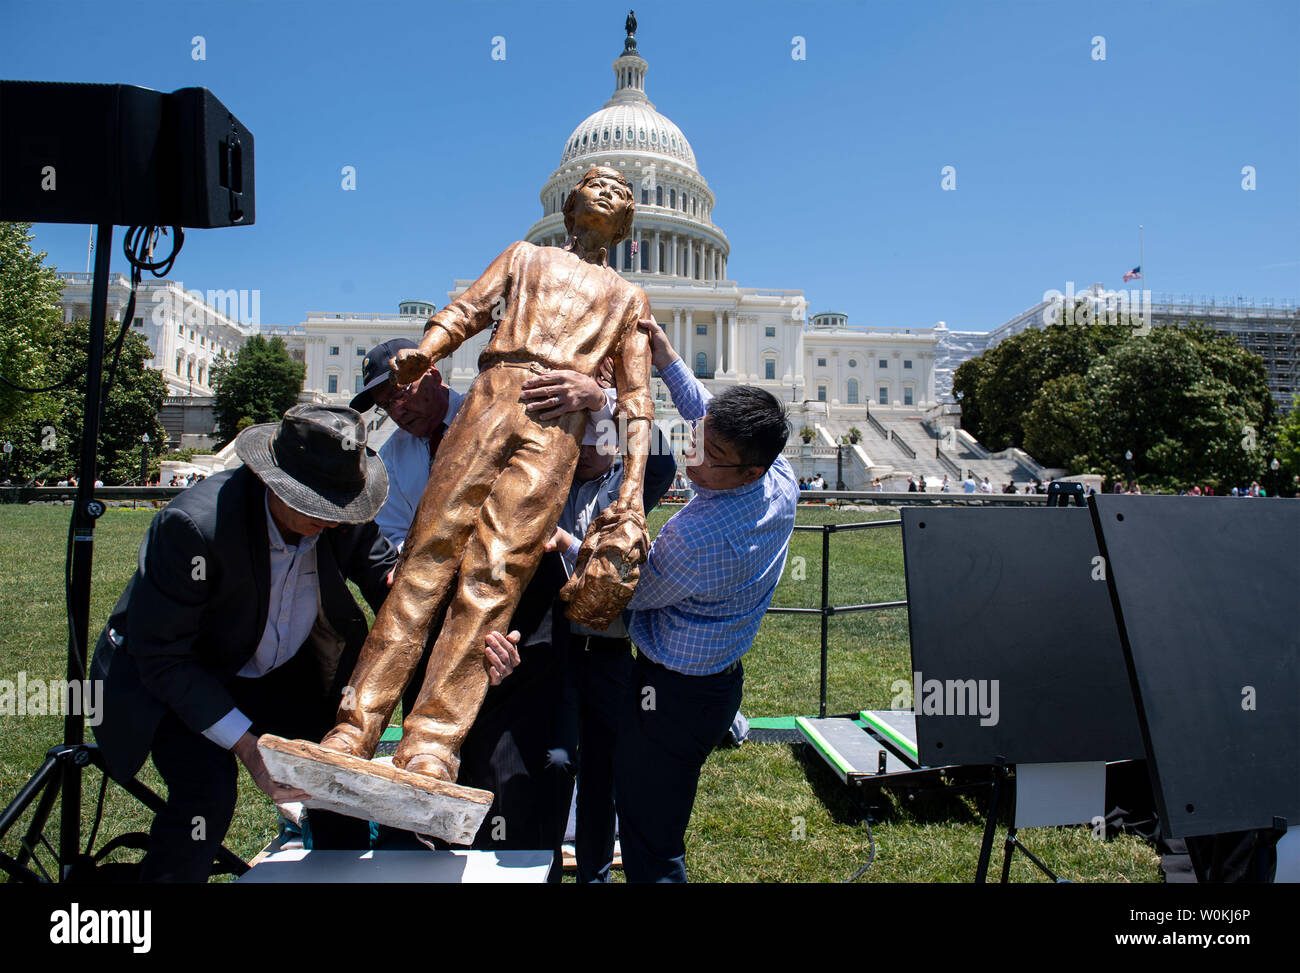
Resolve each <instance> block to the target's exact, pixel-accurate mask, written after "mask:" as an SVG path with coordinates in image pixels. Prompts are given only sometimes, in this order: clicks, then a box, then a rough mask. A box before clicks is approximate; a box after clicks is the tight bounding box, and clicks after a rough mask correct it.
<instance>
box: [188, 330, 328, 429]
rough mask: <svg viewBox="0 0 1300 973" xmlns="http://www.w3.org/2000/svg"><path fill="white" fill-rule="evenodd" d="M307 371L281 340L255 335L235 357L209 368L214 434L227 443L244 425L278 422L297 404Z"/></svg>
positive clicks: (222, 359)
mask: <svg viewBox="0 0 1300 973" xmlns="http://www.w3.org/2000/svg"><path fill="white" fill-rule="evenodd" d="M306 376H307V368H306V366H305V365H303V364H302V363H301V362H296V361H294V360H293V359H292V358H291V357H290V356H289V350H288V349H287V348H286V347H285V345H284V341H283V340H282V339H280V338H272V339H271V340H270V341H267V340H266V339H265V338H263V337H262V336H261V335H254V336H253V337H252V338H249V339H248V341H246V342H245V343H244V345H243V346H242V347H241V348H240V349H239V353H238V354H237V355H236V356H235V357H234V358H229V357H225V356H223V357H222V358H221V359H219V360H218V361H217V362H216V363H215V364H214V365H213V366H212V388H213V390H214V391H215V393H216V407H215V411H216V415H217V434H218V436H219V437H220V438H221V440H222V442H223V443H228V442H230V440H232V439H234V438H235V436H236V435H237V434H238V432H239V430H240V428H242V427H241V425H240V422H241V420H245V419H247V420H250V422H246V423H244V425H249V424H251V423H259V422H278V421H279V419H280V417H281V416H283V415H284V413H285V412H286V411H287V410H288V409H290V408H292V407H293V405H294V404H295V403H296V402H297V401H298V393H299V392H301V391H302V383H303V379H305V378H306Z"/></svg>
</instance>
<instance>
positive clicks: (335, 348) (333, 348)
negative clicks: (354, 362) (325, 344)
mask: <svg viewBox="0 0 1300 973" xmlns="http://www.w3.org/2000/svg"><path fill="white" fill-rule="evenodd" d="M338 353H339V346H338V345H330V354H331V355H335V356H337V355H338Z"/></svg>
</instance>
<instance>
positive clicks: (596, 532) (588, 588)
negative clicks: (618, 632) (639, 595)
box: [560, 507, 650, 631]
mask: <svg viewBox="0 0 1300 973" xmlns="http://www.w3.org/2000/svg"><path fill="white" fill-rule="evenodd" d="M649 550H650V540H649V535H648V534H647V532H646V525H645V516H644V515H643V514H642V513H641V512H640V511H638V510H634V509H626V508H618V509H616V508H614V507H607V508H606V509H605V510H603V511H602V512H601V513H600V515H599V516H598V517H597V518H596V519H595V520H593V521H592V523H591V527H590V529H589V530H588V531H587V537H586V539H585V540H583V542H582V549H581V551H580V552H579V553H578V563H577V565H576V566H575V568H574V571H573V576H572V577H571V578H570V579H569V582H568V584H566V585H565V586H564V588H563V589H562V590H561V591H560V598H561V599H562V600H563V601H566V602H568V603H569V607H568V610H567V611H566V612H565V614H566V615H568V617H569V618H570V619H572V620H573V621H576V622H579V623H581V624H583V625H586V626H587V627H589V628H594V629H597V630H598V631H604V630H605V629H606V628H608V627H609V624H610V622H612V621H613V620H614V619H615V618H616V617H618V614H619V612H621V611H622V610H623V609H624V608H625V607H627V603H628V602H629V601H631V600H632V594H633V592H634V591H635V590H636V583H637V580H638V579H639V578H640V571H639V569H638V565H640V564H642V563H643V562H644V561H645V559H646V555H647V553H648V552H649Z"/></svg>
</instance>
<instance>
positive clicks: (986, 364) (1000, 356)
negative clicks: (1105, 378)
mask: <svg viewBox="0 0 1300 973" xmlns="http://www.w3.org/2000/svg"><path fill="white" fill-rule="evenodd" d="M1089 307H1090V305H1088V303H1087V302H1086V301H1082V300H1080V301H1078V302H1076V307H1075V312H1074V318H1073V321H1074V323H1073V324H1052V325H1048V326H1047V327H1045V328H1029V329H1027V330H1025V331H1022V332H1021V333H1020V334H1017V335H1012V336H1011V337H1010V338H1007V339H1006V340H1005V341H1002V342H1000V343H999V344H998V345H997V346H995V347H993V348H990V349H989V350H987V351H985V352H984V353H983V354H981V355H977V356H976V357H975V358H972V359H970V360H968V361H965V362H963V363H962V364H961V365H960V366H958V368H957V371H956V373H955V374H954V375H953V394H954V396H955V397H956V399H957V401H958V402H960V403H961V424H962V428H963V429H966V430H968V431H969V432H970V433H971V434H972V435H973V436H974V437H975V438H976V439H978V440H979V441H980V442H981V443H983V444H984V445H985V446H987V447H988V448H989V449H992V450H995V451H996V450H1000V449H1006V448H1007V447H1008V446H1020V445H1022V444H1023V443H1024V442H1025V428H1024V417H1025V415H1026V414H1027V413H1028V412H1029V409H1030V407H1031V406H1032V405H1033V402H1034V400H1035V399H1036V398H1037V397H1038V395H1039V393H1040V392H1041V390H1042V389H1043V387H1044V386H1045V385H1046V384H1047V383H1048V382H1050V381H1051V380H1052V379H1055V378H1059V377H1061V376H1062V375H1083V374H1085V373H1086V372H1087V371H1088V369H1089V368H1090V367H1091V366H1092V364H1093V362H1095V361H1096V360H1097V359H1098V357H1100V356H1101V355H1104V354H1105V353H1106V352H1107V351H1108V350H1109V349H1111V348H1113V347H1115V346H1116V345H1119V344H1121V343H1123V342H1125V341H1127V340H1128V339H1129V338H1130V337H1131V336H1132V335H1133V333H1134V330H1135V325H1136V324H1137V323H1138V322H1137V321H1135V320H1133V319H1131V318H1121V319H1120V320H1119V322H1118V323H1115V324H1109V323H1096V322H1094V321H1093V319H1092V317H1091V311H1090V310H1089ZM1035 455H1036V454H1035Z"/></svg>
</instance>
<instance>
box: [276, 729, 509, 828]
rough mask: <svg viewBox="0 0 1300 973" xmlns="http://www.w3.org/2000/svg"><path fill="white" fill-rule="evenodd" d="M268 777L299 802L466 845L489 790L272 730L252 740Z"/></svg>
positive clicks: (482, 812)
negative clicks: (299, 794)
mask: <svg viewBox="0 0 1300 973" xmlns="http://www.w3.org/2000/svg"><path fill="white" fill-rule="evenodd" d="M257 749H258V751H259V752H260V753H261V754H262V759H263V760H264V761H266V766H267V769H268V770H269V771H270V772H271V776H272V777H273V778H274V779H275V780H277V781H279V782H280V783H282V784H286V785H288V786H290V787H298V788H301V789H302V790H304V791H306V792H307V793H308V794H310V795H311V798H310V799H309V800H306V801H303V802H302V804H303V806H304V807H307V808H320V809H322V810H325V811H334V812H336V813H338V814H346V815H348V816H349V817H354V818H361V819H362V820H366V821H375V822H378V823H379V824H386V825H388V826H389V827H393V828H401V829H402V830H404V831H414V832H417V833H418V834H422V835H430V836H432V837H435V838H441V839H442V840H443V841H446V842H448V843H450V844H453V845H468V844H469V843H470V842H471V841H473V840H474V835H475V834H477V833H478V829H479V825H481V824H482V823H483V818H484V817H485V816H486V815H487V812H488V808H489V807H490V806H491V804H492V793H491V792H490V791H483V790H478V789H477V788H474V787H462V786H460V785H459V784H451V783H448V782H447V781H445V780H435V779H434V778H432V777H426V776H425V775H423V774H413V773H410V772H409V771H405V770H399V769H398V768H396V767H394V766H393V765H392V763H391V762H389V761H387V760H361V759H360V758H358V757H352V756H348V755H346V754H342V753H336V752H334V751H333V750H325V749H323V748H322V747H321V746H320V745H318V744H315V743H308V742H307V741H306V740H285V739H283V738H282V737H277V736H273V735H271V734H269V733H268V734H266V735H264V736H263V737H262V738H261V739H259V740H258V741H257Z"/></svg>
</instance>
